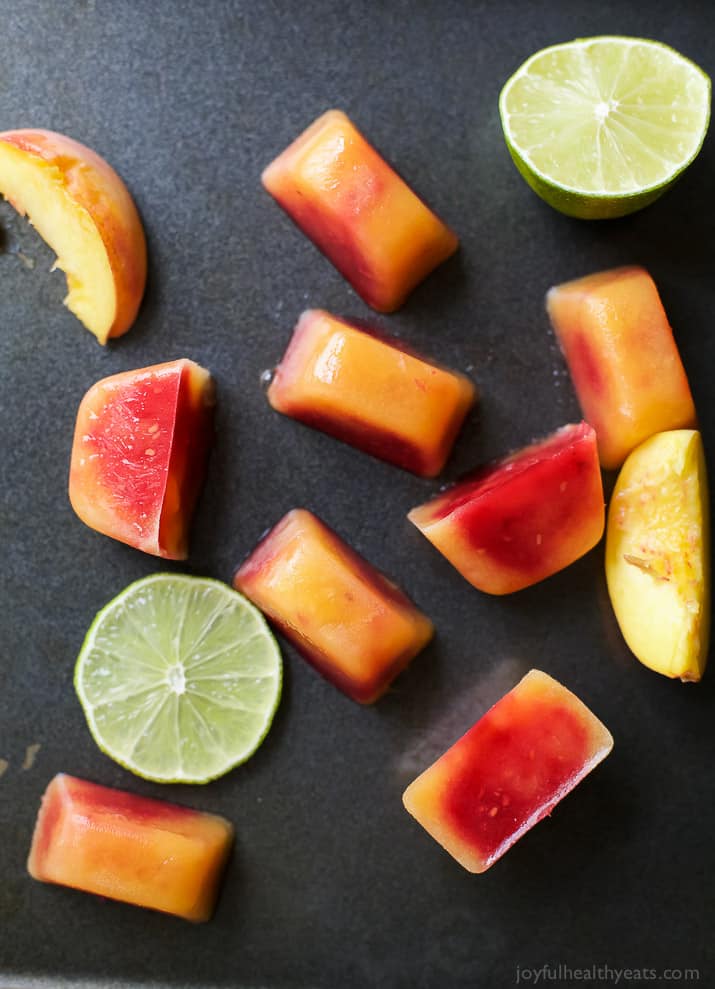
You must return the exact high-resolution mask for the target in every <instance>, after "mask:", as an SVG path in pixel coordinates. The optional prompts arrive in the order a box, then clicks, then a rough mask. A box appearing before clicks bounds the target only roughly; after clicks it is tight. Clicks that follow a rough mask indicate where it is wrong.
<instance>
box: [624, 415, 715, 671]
mask: <svg viewBox="0 0 715 989" xmlns="http://www.w3.org/2000/svg"><path fill="white" fill-rule="evenodd" d="M606 579H607V582H608V591H609V594H610V596H611V603H612V605H613V610H614V611H615V613H616V618H617V619H618V624H619V625H620V627H621V632H622V633H623V637H624V638H625V640H626V642H627V643H628V645H629V647H630V648H631V650H632V651H633V652H634V653H635V655H636V657H637V658H638V659H639V660H640V661H641V663H643V664H644V665H645V666H648V667H650V669H652V670H656V671H657V672H658V673H663V674H664V675H665V676H668V677H680V679H681V680H699V679H700V678H701V677H702V675H703V672H704V669H705V664H706V662H707V654H708V638H709V625H710V537H709V503H708V483H707V472H706V467H705V457H704V454H703V444H702V440H701V437H700V433H699V432H697V430H693V429H676V430H671V431H668V432H665V433H656V435H655V436H652V437H651V438H650V439H648V440H646V441H645V443H642V444H641V445H640V446H639V447H637V448H636V449H635V450H634V451H633V452H632V453H631V454H630V456H629V457H628V459H627V460H626V462H625V463H624V465H623V468H622V469H621V473H620V475H619V477H618V481H617V483H616V487H615V489H614V492H613V497H612V499H611V505H610V508H609V513H608V527H607V535H606Z"/></svg>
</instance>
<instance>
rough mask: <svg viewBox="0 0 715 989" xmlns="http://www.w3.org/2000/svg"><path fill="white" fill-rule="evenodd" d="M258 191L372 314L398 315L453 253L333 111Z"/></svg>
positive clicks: (445, 234)
mask: <svg viewBox="0 0 715 989" xmlns="http://www.w3.org/2000/svg"><path fill="white" fill-rule="evenodd" d="M263 185H264V186H265V188H266V190H267V191H268V192H269V193H270V194H271V195H272V196H273V198H274V199H275V200H276V201H277V202H278V203H279V204H280V205H281V206H282V207H283V209H284V210H285V211H286V213H288V215H289V216H290V217H291V219H292V220H294V221H295V223H296V224H297V225H298V226H299V227H300V228H301V230H302V231H303V233H304V234H306V236H308V237H309V238H310V239H311V240H312V241H313V243H314V244H315V245H316V246H317V247H319V248H320V250H321V251H322V252H323V254H325V255H326V257H327V258H328V259H329V260H330V261H332V263H333V264H334V265H335V267H336V268H337V269H338V271H339V272H340V273H341V274H342V275H343V276H344V277H345V278H347V280H348V281H349V282H350V284H351V285H352V286H353V288H354V289H355V291H356V292H357V293H358V295H360V296H361V297H362V298H363V299H364V300H365V302H367V304H368V305H369V306H372V307H373V309H377V310H378V311H380V312H392V311H393V310H395V309H399V307H400V306H401V305H402V303H403V302H404V301H405V299H406V298H407V296H408V295H409V294H410V292H411V291H412V289H413V288H414V287H415V286H416V285H417V284H418V283H419V282H421V281H422V279H423V278H425V277H426V276H427V275H428V274H429V273H430V272H431V271H432V269H433V268H436V267H437V265H439V264H441V263H442V262H443V261H445V260H446V259H447V258H448V257H449V256H450V255H451V254H453V253H454V252H455V251H456V250H457V247H458V243H459V242H458V240H457V238H456V236H455V235H454V234H453V233H452V231H451V230H450V229H449V227H447V226H446V225H445V224H444V223H443V222H442V221H441V220H440V219H439V218H438V217H437V216H435V214H434V213H433V212H432V210H430V209H429V208H428V207H427V206H426V205H425V204H424V203H423V202H422V200H421V199H420V198H419V197H418V196H416V195H415V193H414V192H413V191H412V189H410V187H409V186H408V185H407V183H406V182H405V181H404V180H403V179H402V178H400V176H399V175H398V174H397V173H396V172H395V171H394V170H393V169H392V168H391V167H390V166H389V165H388V164H387V162H386V161H385V160H384V159H383V158H381V157H380V155H379V154H378V153H377V151H375V149H374V148H373V147H372V146H371V145H370V144H369V143H368V142H367V141H366V140H365V138H364V137H363V136H362V134H361V133H360V132H359V131H358V130H357V128H356V127H355V125H354V124H353V123H352V122H351V121H350V120H349V119H348V117H346V115H345V114H344V113H342V112H341V111H340V110H328V112H327V113H325V114H323V116H322V117H319V118H318V119H317V120H316V121H314V122H313V123H312V124H311V126H310V127H308V129H307V130H306V131H304V133H303V134H301V135H300V137H298V138H297V139H296V140H295V141H294V142H293V143H292V144H291V145H290V146H289V147H288V148H287V149H286V150H285V151H284V152H283V153H282V154H280V155H279V156H278V157H277V158H276V159H275V161H273V162H271V164H270V165H269V166H268V167H267V168H266V169H265V171H264V172H263Z"/></svg>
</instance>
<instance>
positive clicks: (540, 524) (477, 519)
mask: <svg viewBox="0 0 715 989" xmlns="http://www.w3.org/2000/svg"><path fill="white" fill-rule="evenodd" d="M408 518H409V519H410V521H411V522H413V523H414V525H416V526H417V528H418V529H419V530H420V532H421V533H422V534H423V535H424V536H425V537H426V538H427V539H429V541H430V542H431V543H432V544H433V545H434V546H436V548H437V549H438V550H439V551H440V552H441V553H443V554H444V556H446V557H447V559H448V560H449V561H450V563H451V564H452V565H453V566H455V567H456V568H457V570H459V572H460V573H461V574H462V576H463V577H466V579H467V580H468V581H469V582H470V583H471V584H473V585H474V586H475V587H478V588H479V589H480V590H482V591H486V592H487V593H488V594H509V593H511V592H512V591H518V590H521V589H522V588H524V587H528V586H529V585H530V584H535V583H537V581H540V580H543V579H544V578H545V577H549V576H551V574H554V573H556V572H557V571H558V570H562V569H563V568H564V567H567V566H568V565H569V564H570V563H573V562H574V561H575V560H577V559H578V558H579V557H581V556H583V555H584V554H585V553H587V552H588V551H589V550H590V549H592V548H593V547H594V546H595V545H596V543H597V542H598V541H599V539H600V538H601V536H602V535H603V529H604V524H605V510H604V501H603V486H602V482H601V471H600V468H599V465H598V452H597V449H596V434H595V433H594V431H593V429H592V428H591V427H590V426H589V425H587V424H586V423H585V422H582V423H580V424H575V425H569V426H564V427H563V428H561V429H558V430H556V432H555V433H553V434H552V435H551V436H549V437H547V438H546V439H545V440H542V441H541V442H539V443H533V444H532V445H531V446H528V447H526V448H525V449H523V450H520V451H519V452H518V453H515V454H512V456H510V457H507V458H506V459H505V460H501V461H498V462H497V463H496V464H492V465H490V466H488V467H485V468H481V469H480V470H477V471H475V472H474V473H473V474H471V475H468V476H467V477H466V478H465V479H464V480H462V481H460V482H459V483H457V484H455V485H454V486H453V487H451V488H448V489H447V491H445V493H444V494H441V495H439V496H438V497H437V498H435V499H434V500H433V501H430V502H427V504H425V505H420V506H419V507H417V508H413V509H412V511H411V512H410V513H409V515H408Z"/></svg>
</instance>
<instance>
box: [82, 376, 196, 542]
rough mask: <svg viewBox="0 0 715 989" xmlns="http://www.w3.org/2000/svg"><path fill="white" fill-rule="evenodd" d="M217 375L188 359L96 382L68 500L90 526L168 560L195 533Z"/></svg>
mask: <svg viewBox="0 0 715 989" xmlns="http://www.w3.org/2000/svg"><path fill="white" fill-rule="evenodd" d="M213 407H214V387H213V382H212V379H211V375H210V374H209V372H208V371H206V370H205V369H204V368H202V367H200V366H199V365H198V364H195V363H194V362H193V361H190V360H187V359H181V360H177V361H169V362H168V363H166V364H155V365H153V366H152V367H146V368H140V369H138V370H136V371H124V372H122V373H121V374H115V375H112V377H109V378H104V379H103V380H102V381H99V382H97V384H95V385H93V386H92V387H91V388H90V390H89V391H88V392H87V394H86V395H85V396H84V398H83V399H82V402H81V404H80V407H79V412H78V413H77V424H76V427H75V436H74V443H73V446H72V459H71V463H70V480H69V496H70V501H71V502H72V507H73V508H74V510H75V512H76V513H77V515H78V516H79V517H80V518H81V519H82V521H83V522H85V523H86V524H87V525H88V526H89V527H90V528H92V529H96V530H97V531H98V532H102V533H104V535H106V536H111V537H112V538H113V539H118V540H119V541H120V542H123V543H127V544H128V545H129V546H133V547H134V548H135V549H139V550H142V551H143V552H144V553H151V554H153V555H154V556H161V557H164V558H166V559H169V560H183V559H185V558H186V555H187V553H188V530H189V524H190V522H191V516H192V514H193V511H194V508H195V506H196V502H197V500H198V497H199V494H200V492H201V487H202V484H203V480H204V476H205V473H206V465H207V461H208V455H209V449H210V446H211V442H212V439H213Z"/></svg>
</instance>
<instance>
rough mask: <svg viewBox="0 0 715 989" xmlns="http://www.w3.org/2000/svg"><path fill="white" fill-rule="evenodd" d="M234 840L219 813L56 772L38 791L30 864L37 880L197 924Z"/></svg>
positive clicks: (210, 905)
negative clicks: (154, 798) (191, 807)
mask: <svg viewBox="0 0 715 989" xmlns="http://www.w3.org/2000/svg"><path fill="white" fill-rule="evenodd" d="M232 843H233V826H232V825H231V824H230V823H229V822H228V821H227V820H225V819H224V818H222V817H217V816H216V815H214V814H204V813H202V812H200V811H196V810H190V809H189V808H188V807H180V806H178V805H176V804H170V803H167V802H166V801H164V800H151V799H148V798H147V797H137V796H134V795H133V794H131V793H126V792H125V791H123V790H115V789H110V788H109V787H106V786H99V785H98V784H96V783H88V782H87V781H86V780H81V779H77V778H76V777H74V776H67V775H65V774H64V773H60V774H59V775H58V776H55V778H54V779H53V780H52V782H51V783H50V785H49V786H48V787H47V790H46V791H45V794H44V796H43V798H42V804H41V806H40V812H39V814H38V817H37V824H36V826H35V833H34V835H33V839H32V847H31V849H30V856H29V859H28V863H27V868H28V871H29V873H30V875H31V876H32V877H33V879H38V880H39V881H40V882H44V883H57V884H59V885H61V886H70V887H72V888H74V889H80V890H83V891H84V892H86V893H95V894H97V895H99V896H106V897H109V899H112V900H121V901H122V902H124V903H132V904H134V905H135V906H139V907H148V908H149V909H151V910H159V911H161V912H163V913H171V914H175V915H176V916H177V917H183V918H184V919H185V920H191V921H194V922H196V923H200V922H202V921H206V920H209V919H210V917H211V914H212V913H213V909H214V904H215V902H216V897H217V895H218V889H219V883H220V881H221V876H222V873H223V870H224V867H225V865H226V861H227V859H228V856H229V853H230V850H231V845H232Z"/></svg>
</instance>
